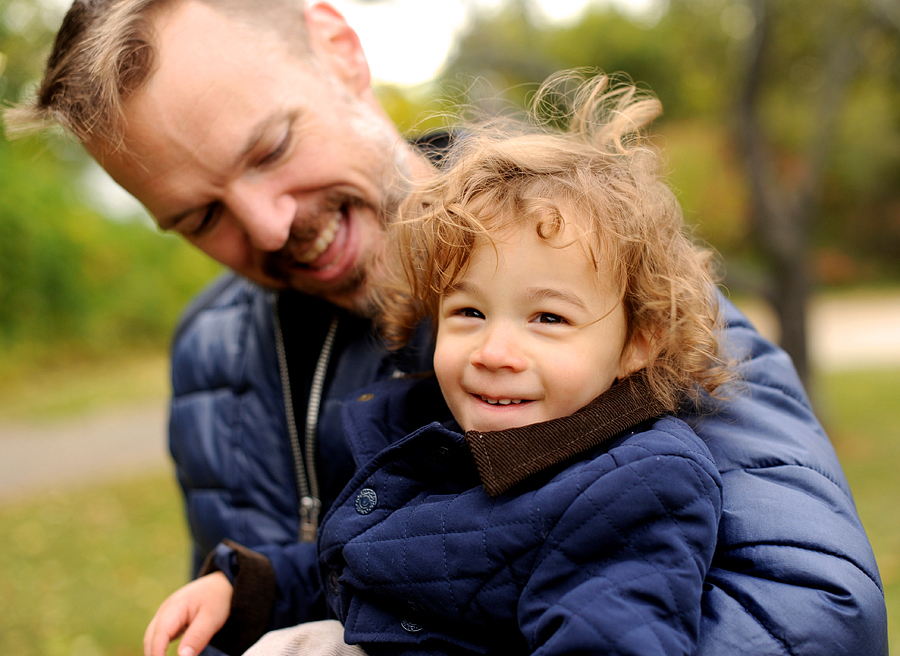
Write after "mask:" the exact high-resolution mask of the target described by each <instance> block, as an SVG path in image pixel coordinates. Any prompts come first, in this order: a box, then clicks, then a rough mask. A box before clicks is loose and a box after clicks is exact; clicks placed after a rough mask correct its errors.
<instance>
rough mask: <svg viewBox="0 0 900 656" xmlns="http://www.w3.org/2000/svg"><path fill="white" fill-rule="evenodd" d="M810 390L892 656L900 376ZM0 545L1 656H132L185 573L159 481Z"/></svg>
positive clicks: (38, 521) (104, 495)
mask: <svg viewBox="0 0 900 656" xmlns="http://www.w3.org/2000/svg"><path fill="white" fill-rule="evenodd" d="M815 389H816V392H817V399H818V403H817V407H818V408H819V413H820V415H821V417H822V419H823V421H824V423H825V424H826V426H827V428H828V431H829V434H830V435H831V436H832V439H833V440H834V443H835V447H836V449H837V451H838V453H839V455H840V457H841V461H842V462H843V464H844V467H845V470H846V473H847V477H848V479H849V480H850V484H851V486H852V488H853V491H854V496H855V499H856V503H857V506H858V509H859V513H860V516H861V517H862V520H863V524H864V525H865V527H866V530H867V531H868V533H869V537H870V539H871V541H872V545H873V548H874V550H875V554H876V557H877V559H878V562H879V566H880V568H881V576H882V579H883V582H884V586H885V592H886V595H887V604H888V616H889V632H890V635H891V636H892V637H893V640H892V645H891V646H892V647H893V649H892V651H894V652H896V653H900V639H898V638H897V636H898V635H900V521H898V520H900V510H898V504H897V499H898V498H900V477H898V476H897V475H896V465H897V463H898V462H900V440H898V439H897V426H900V404H898V403H897V399H898V398H900V370H880V371H866V372H841V373H832V374H828V375H825V376H822V377H820V378H819V379H818V381H817V385H816V388H815ZM0 535H3V536H4V545H5V547H6V550H7V552H8V553H7V554H6V563H5V565H4V567H3V568H2V569H0V654H3V655H4V656H139V655H140V654H141V637H142V636H143V632H144V628H145V627H146V624H147V622H148V621H149V619H150V618H151V617H152V615H153V612H154V611H155V609H156V607H157V605H158V604H159V603H160V602H161V601H162V600H163V599H164V598H165V597H166V596H167V595H168V594H169V593H170V592H171V591H173V590H174V589H175V588H177V587H178V586H179V585H180V584H182V583H183V582H184V580H185V577H186V573H187V569H188V565H187V562H188V561H187V554H188V541H187V537H186V533H185V528H184V524H183V518H182V516H181V502H180V498H179V494H178V492H177V489H176V487H175V484H174V483H173V481H172V480H171V477H170V476H169V475H167V474H159V475H153V476H147V477H143V478H139V479H135V480H130V481H125V482H118V483H111V484H105V485H96V486H88V487H84V488H82V489H78V490H74V491H67V492H65V493H48V494H44V495H41V496H37V497H34V498H31V499H29V500H27V501H22V502H16V503H14V504H8V505H5V506H3V505H0ZM169 653H170V654H173V653H174V649H170V652H169Z"/></svg>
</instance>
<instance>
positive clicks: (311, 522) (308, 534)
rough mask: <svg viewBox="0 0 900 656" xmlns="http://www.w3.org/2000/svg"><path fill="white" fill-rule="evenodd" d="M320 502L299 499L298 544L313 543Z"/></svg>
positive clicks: (316, 530) (306, 498)
mask: <svg viewBox="0 0 900 656" xmlns="http://www.w3.org/2000/svg"><path fill="white" fill-rule="evenodd" d="M321 507H322V502H321V501H319V500H318V499H314V498H313V497H303V498H302V499H300V542H315V541H316V534H317V533H318V531H319V508H321Z"/></svg>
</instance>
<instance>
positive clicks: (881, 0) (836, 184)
mask: <svg viewBox="0 0 900 656" xmlns="http://www.w3.org/2000/svg"><path fill="white" fill-rule="evenodd" d="M660 7H661V8H660V10H659V12H658V13H656V14H648V15H644V16H639V17H633V16H626V15H624V14H622V13H620V12H617V11H616V10H615V9H614V8H611V7H610V6H607V5H599V4H597V5H593V6H592V7H591V8H590V9H589V10H588V11H587V12H586V13H585V14H584V15H583V16H582V17H581V19H580V20H578V21H577V22H575V23H573V24H570V25H563V26H553V25H540V24H539V23H538V21H537V18H536V17H537V16H538V13H537V11H536V10H535V8H534V7H533V5H532V3H530V2H529V1H528V0H514V1H511V2H508V3H507V4H506V5H504V7H503V9H502V10H500V11H499V12H495V13H484V14H482V15H480V16H479V18H478V19H477V20H476V21H474V23H473V25H472V27H471V29H470V31H469V32H468V33H467V34H466V35H465V36H464V37H463V38H462V39H461V40H460V42H459V45H458V48H457V50H456V52H455V54H454V56H453V58H452V59H451V62H450V64H449V66H448V67H447V71H446V74H445V79H446V80H450V81H451V82H454V81H455V83H456V84H457V88H465V85H464V84H460V80H464V79H467V78H468V77H469V76H471V75H477V76H481V78H482V79H483V80H486V81H487V82H486V84H484V85H483V86H486V87H487V88H489V89H490V93H498V91H497V90H501V89H504V88H510V87H511V88H512V91H511V92H509V93H507V94H506V96H505V101H506V102H511V103H521V102H522V101H523V100H524V98H525V96H526V95H527V93H528V91H529V90H533V88H534V85H535V84H537V83H539V82H540V81H541V80H542V79H543V78H545V77H546V76H547V75H548V74H549V73H550V72H553V71H555V70H558V69H562V68H572V67H585V66H587V67H595V68H598V69H601V70H603V71H605V72H617V71H624V72H625V73H627V74H628V75H629V76H630V77H631V78H632V79H633V80H634V81H635V82H636V83H638V84H639V85H642V86H648V87H650V88H651V89H652V90H653V91H654V92H655V93H656V94H657V95H658V96H659V97H660V99H661V100H662V102H663V106H664V107H665V112H666V113H665V116H664V117H663V118H662V120H661V121H660V126H661V127H660V131H661V133H662V134H663V136H664V139H665V148H666V151H667V153H668V155H669V160H670V163H671V167H672V175H671V179H672V182H673V184H674V186H675V187H676V188H677V189H679V190H680V192H681V198H682V204H683V205H684V207H685V210H686V215H687V218H688V220H689V221H691V222H693V223H694V224H695V225H696V228H697V232H698V234H699V235H700V237H701V238H705V239H707V240H708V241H710V242H711V243H712V244H713V245H714V246H715V247H717V248H718V249H719V250H720V252H722V253H723V255H724V256H725V258H726V261H727V268H728V271H729V274H728V277H727V281H728V284H729V287H731V288H732V289H735V290H737V291H741V290H744V291H751V292H755V293H762V294H764V295H765V297H766V298H768V299H769V300H770V301H771V304H772V307H773V309H774V310H775V312H776V314H777V316H778V319H779V323H780V326H781V335H782V338H781V341H782V344H783V345H784V346H785V348H786V349H787V350H788V351H789V352H790V353H791V355H792V356H793V357H794V359H795V361H796V363H797V366H798V369H799V370H800V372H801V375H802V376H803V377H804V378H807V379H808V358H807V355H806V354H807V346H806V305H807V300H808V296H809V293H810V291H811V288H812V287H813V286H814V285H815V284H817V283H819V282H824V283H828V284H832V285H833V284H847V283H855V282H862V281H869V282H871V281H873V280H880V279H886V278H890V277H893V278H896V276H897V274H898V265H897V263H898V261H900V257H898V256H900V193H898V191H897V190H898V186H897V182H898V175H900V93H898V89H900V85H898V84H897V81H898V79H897V74H898V62H900V57H898V54H900V53H898V43H900V40H898V38H897V37H898V33H897V29H896V25H897V18H896V16H897V13H898V9H897V8H896V3H891V2H887V1H885V0H828V1H827V2H824V3H823V2H820V1H817V0H783V1H780V2H778V3H775V2H771V0H670V2H668V3H667V4H665V5H660ZM483 95H488V96H489V95H490V94H489V93H483ZM476 100H477V98H476ZM480 104H482V105H484V104H485V103H484V101H483V100H481V101H480Z"/></svg>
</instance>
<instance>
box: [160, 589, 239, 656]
mask: <svg viewBox="0 0 900 656" xmlns="http://www.w3.org/2000/svg"><path fill="white" fill-rule="evenodd" d="M233 594H234V588H232V586H231V582H230V581H229V580H228V578H227V577H226V576H225V575H224V574H223V573H222V572H213V573H212V574H207V575H206V576H203V577H200V578H199V579H197V580H196V581H192V582H191V583H188V584H187V585H186V586H184V587H183V588H179V589H178V590H176V591H175V592H174V593H172V594H171V595H169V597H168V598H167V599H166V600H165V601H164V602H163V603H162V605H161V606H160V607H159V610H157V611H156V615H154V616H153V619H152V620H151V621H150V626H148V627H147V632H146V633H145V634H144V656H165V654H166V648H167V647H168V646H169V643H170V642H172V640H174V639H175V638H177V637H178V636H180V635H181V634H182V632H183V633H184V637H183V638H182V639H181V644H180V645H179V646H178V656H194V655H195V654H197V653H199V652H200V651H201V650H202V649H203V648H204V647H206V645H207V644H209V641H210V639H211V638H212V637H213V636H214V635H215V634H216V633H217V632H218V631H219V629H221V628H222V627H223V626H224V625H225V621H226V620H227V619H228V615H229V614H230V612H231V597H232V595H233Z"/></svg>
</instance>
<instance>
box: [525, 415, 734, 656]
mask: <svg viewBox="0 0 900 656" xmlns="http://www.w3.org/2000/svg"><path fill="white" fill-rule="evenodd" d="M685 431H686V429H685ZM659 435H660V432H659V431H650V433H649V435H648V436H647V439H649V440H651V441H652V440H653V439H654V436H659ZM646 444H647V442H646V441H645V440H644V438H643V437H642V439H641V441H639V442H638V443H637V444H631V443H626V444H624V445H620V446H619V447H616V448H615V449H613V450H612V451H611V452H610V455H612V456H613V458H614V459H615V462H616V466H615V467H614V468H613V469H611V470H610V471H609V472H607V473H605V474H604V475H603V476H602V477H599V478H597V479H596V480H594V481H593V482H591V483H590V484H589V485H588V486H587V487H586V488H585V489H583V491H582V492H581V493H580V494H579V496H578V497H577V498H576V499H575V501H574V502H573V503H572V504H571V505H570V507H569V508H567V509H566V511H565V513H564V514H563V515H562V516H561V517H560V519H559V521H558V522H557V523H556V526H555V527H554V528H553V529H552V530H551V531H550V532H549V534H548V536H547V539H546V542H545V544H544V547H543V548H542V551H541V552H540V553H538V555H537V558H536V561H535V563H536V565H535V567H534V568H533V571H532V575H531V577H530V579H529V581H528V582H527V585H526V587H525V590H524V592H523V595H522V598H521V602H520V610H519V621H520V628H521V630H522V633H523V635H524V636H525V639H526V641H527V642H528V644H529V647H530V650H531V653H533V654H540V655H550V654H573V653H583V654H588V653H591V654H620V655H629V654H633V655H635V656H638V655H640V656H652V655H654V654H659V655H660V656H661V655H663V654H665V655H668V656H673V655H675V654H692V653H694V650H695V647H696V644H697V640H698V631H699V626H700V603H701V596H702V593H703V580H704V577H705V575H706V573H707V571H708V569H709V567H710V562H711V560H712V555H713V550H714V545H715V539H716V531H717V527H718V520H719V515H720V512H721V487H720V484H721V481H720V479H719V477H718V474H717V472H716V470H715V466H714V464H713V463H712V460H711V459H710V457H709V454H708V452H705V449H697V450H696V452H689V453H682V454H677V455H673V454H671V453H670V454H665V453H661V452H660V451H658V450H654V449H648V448H646V447H645V446H644V445H646ZM548 501H549V500H548ZM550 502H551V503H552V501H550Z"/></svg>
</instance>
